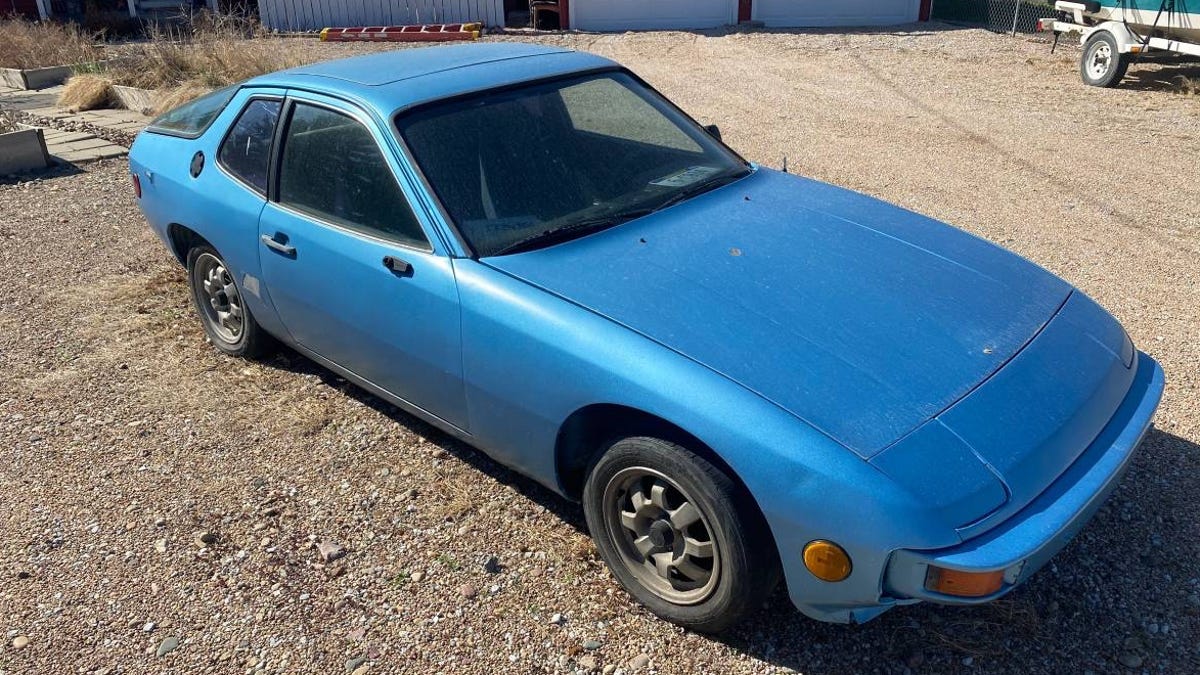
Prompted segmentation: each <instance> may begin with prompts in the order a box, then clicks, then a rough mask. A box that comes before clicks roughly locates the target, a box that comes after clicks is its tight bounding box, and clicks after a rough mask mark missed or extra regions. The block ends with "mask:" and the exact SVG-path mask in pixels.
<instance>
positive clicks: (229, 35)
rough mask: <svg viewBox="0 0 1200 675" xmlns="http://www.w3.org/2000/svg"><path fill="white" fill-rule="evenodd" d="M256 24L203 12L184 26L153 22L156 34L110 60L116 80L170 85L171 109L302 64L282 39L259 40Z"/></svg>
mask: <svg viewBox="0 0 1200 675" xmlns="http://www.w3.org/2000/svg"><path fill="white" fill-rule="evenodd" d="M255 31H256V27H255V25H254V24H252V23H249V22H247V21H246V20H244V19H239V18H235V17H229V16H224V15H214V14H209V13H206V12H201V13H199V14H197V15H196V16H194V17H192V19H191V20H190V21H188V22H187V23H185V24H182V25H179V26H170V27H163V26H151V27H149V28H148V29H147V34H148V37H149V38H150V40H149V41H148V42H146V43H144V44H139V45H136V46H134V47H133V48H132V49H130V50H127V51H126V52H125V54H124V55H123V56H122V57H121V58H120V59H118V60H116V62H115V63H113V64H112V65H111V66H110V69H109V75H110V76H111V77H112V80H113V81H114V82H115V83H116V84H123V85H127V86H131V87H140V88H142V89H160V90H164V95H163V96H162V97H161V98H160V101H161V103H160V104H159V109H160V110H169V109H170V108H173V107H175V106H177V105H179V104H181V103H184V102H186V101H189V100H191V99H193V98H195V97H197V96H200V95H202V94H204V93H206V92H208V91H211V90H212V89H215V88H218V87H223V86H225V85H229V84H234V83H236V82H241V81H243V80H247V79H249V78H252V77H255V76H257V75H261V74H263V73H269V72H271V71H275V70H280V69H283V68H288V67H291V66H295V65H299V64H300V60H299V59H298V58H297V57H295V56H289V55H287V54H285V53H283V52H282V51H281V50H280V49H279V48H278V46H277V45H275V44H272V43H270V42H265V41H254V40H251V39H250V38H252V37H254V35H255Z"/></svg>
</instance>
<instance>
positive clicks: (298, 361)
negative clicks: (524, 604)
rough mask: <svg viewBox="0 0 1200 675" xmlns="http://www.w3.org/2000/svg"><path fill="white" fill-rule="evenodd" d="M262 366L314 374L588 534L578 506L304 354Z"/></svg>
mask: <svg viewBox="0 0 1200 675" xmlns="http://www.w3.org/2000/svg"><path fill="white" fill-rule="evenodd" d="M262 365H265V366H268V367H272V368H277V369H280V370H285V371H287V372H290V373H295V374H299V375H313V376H316V377H318V378H320V380H321V381H322V382H323V383H324V384H326V385H328V386H330V387H333V388H334V389H338V390H339V391H341V392H342V393H344V394H345V395H346V396H348V397H350V398H352V399H354V400H355V401H357V402H359V403H361V404H362V405H364V406H367V407H368V408H371V409H372V410H375V411H376V412H378V413H380V414H382V415H385V416H387V417H389V418H390V419H391V420H392V421H394V422H396V423H397V424H401V425H403V426H404V427H405V428H407V429H408V430H409V431H412V432H413V433H415V434H418V435H420V436H421V437H423V438H425V439H426V440H427V441H429V442H430V443H433V444H434V445H436V446H437V447H439V448H441V449H442V450H445V451H446V452H447V453H448V454H450V455H451V456H453V457H454V458H456V459H458V460H460V461H462V462H463V463H465V464H468V465H470V466H471V468H473V469H475V470H476V471H479V472H481V473H484V474H487V475H488V476H489V477H491V478H492V479H494V480H496V481H498V482H499V483H501V484H503V485H509V486H512V487H513V488H515V489H517V490H518V491H520V492H521V493H522V494H523V495H525V496H526V497H528V498H529V499H531V500H533V501H535V502H537V503H538V504H539V505H540V506H542V507H544V508H546V510H548V511H550V512H551V513H553V514H554V515H555V516H557V517H558V518H559V519H561V520H562V521H563V522H564V523H566V524H568V525H570V526H571V527H573V528H575V530H577V531H578V532H581V533H583V534H587V524H586V523H585V522H584V520H583V510H582V509H581V508H580V507H579V505H578V504H577V503H574V502H571V501H570V500H567V499H565V498H563V497H561V496H559V495H558V494H557V493H555V492H553V491H552V490H550V489H548V488H546V487H545V486H544V485H542V484H541V483H538V482H537V481H535V480H533V479H532V478H529V477H528V476H525V475H523V474H520V473H517V472H516V471H513V470H512V469H510V468H508V467H506V466H505V465H503V464H500V463H499V462H497V461H495V460H493V459H492V458H491V457H489V456H488V455H487V454H485V453H484V452H482V451H480V450H477V449H475V448H474V447H472V446H470V445H467V444H466V443H463V442H462V441H460V440H458V439H457V438H455V437H454V436H451V435H450V434H448V433H446V432H444V431H442V430H441V429H438V428H437V427H435V426H433V425H432V424H430V423H428V422H426V421H425V420H423V419H421V418H419V417H417V416H416V415H412V414H410V413H408V412H406V411H404V410H402V409H401V408H399V407H397V406H395V405H393V404H391V403H390V402H388V401H385V400H384V399H382V398H379V397H378V396H376V395H374V394H372V393H371V392H369V391H367V390H365V389H363V388H362V387H359V386H357V385H355V384H354V383H352V382H350V381H348V380H346V379H345V378H343V377H341V376H340V375H338V374H337V373H335V372H333V371H331V370H328V369H326V368H324V367H323V366H321V365H320V364H318V363H316V362H315V361H312V360H311V359H309V358H307V357H306V356H304V355H303V354H300V353H299V352H297V351H295V350H293V349H292V348H291V347H287V346H284V345H280V346H279V353H278V354H277V355H276V356H275V357H274V358H272V359H271V360H269V361H264V362H263V363H262Z"/></svg>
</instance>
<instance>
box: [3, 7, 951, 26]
mask: <svg viewBox="0 0 1200 675" xmlns="http://www.w3.org/2000/svg"><path fill="white" fill-rule="evenodd" d="M6 1H7V0H0V12H2V11H4V2H6ZM54 1H57V0H54ZM120 1H121V2H125V0H120ZM191 1H192V0H137V1H136V3H135V0H128V2H129V5H130V7H132V6H133V5H134V4H138V5H148V4H156V5H161V4H164V3H165V4H175V5H178V4H180V3H181V2H187V3H190V2H191ZM206 1H207V2H210V3H212V2H215V1H216V0H206ZM38 2H44V3H50V2H51V0H38ZM931 2H932V0H556V3H555V5H553V6H552V7H554V9H556V10H557V11H554V12H553V15H554V16H556V17H557V19H558V20H559V23H560V24H562V25H561V26H560V27H561V28H570V29H577V30H590V31H626V30H654V29H671V28H675V29H687V28H715V27H718V26H729V25H734V24H737V23H740V22H743V21H761V22H762V23H763V24H765V25H766V26H773V27H782V26H883V25H894V24H900V23H909V22H912V21H916V20H918V19H926V18H928V12H929V6H930V3H931ZM258 7H259V10H258V13H259V18H260V19H261V20H262V23H263V25H264V26H266V27H267V28H270V29H272V30H284V31H298V30H320V29H322V28H326V27H335V28H338V27H342V28H344V27H354V26H395V25H401V24H414V23H457V22H463V21H479V22H482V23H483V24H484V25H485V26H487V27H489V28H490V27H492V26H503V25H505V23H506V22H507V17H508V16H509V14H511V13H514V12H515V13H521V12H523V10H527V9H528V8H529V0H259V2H258Z"/></svg>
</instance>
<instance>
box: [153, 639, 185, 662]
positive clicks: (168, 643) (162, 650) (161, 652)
mask: <svg viewBox="0 0 1200 675" xmlns="http://www.w3.org/2000/svg"><path fill="white" fill-rule="evenodd" d="M176 649H179V638H177V637H175V636H171V637H169V638H167V639H165V640H163V641H162V642H160V643H159V644H158V651H156V652H155V655H156V656H160V657H161V656H166V655H167V654H170V653H171V652H173V651H175V650H176Z"/></svg>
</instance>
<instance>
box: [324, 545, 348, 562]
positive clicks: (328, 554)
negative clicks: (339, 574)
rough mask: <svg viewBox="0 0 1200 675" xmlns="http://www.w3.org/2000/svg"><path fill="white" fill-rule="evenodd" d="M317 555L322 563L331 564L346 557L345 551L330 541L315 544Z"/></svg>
mask: <svg viewBox="0 0 1200 675" xmlns="http://www.w3.org/2000/svg"><path fill="white" fill-rule="evenodd" d="M317 555H319V556H320V557H321V561H322V562H333V561H334V560H337V559H338V558H340V557H342V556H344V555H346V551H345V550H344V549H343V548H342V547H341V546H338V545H337V544H335V543H333V542H331V541H323V542H321V543H320V544H317Z"/></svg>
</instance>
